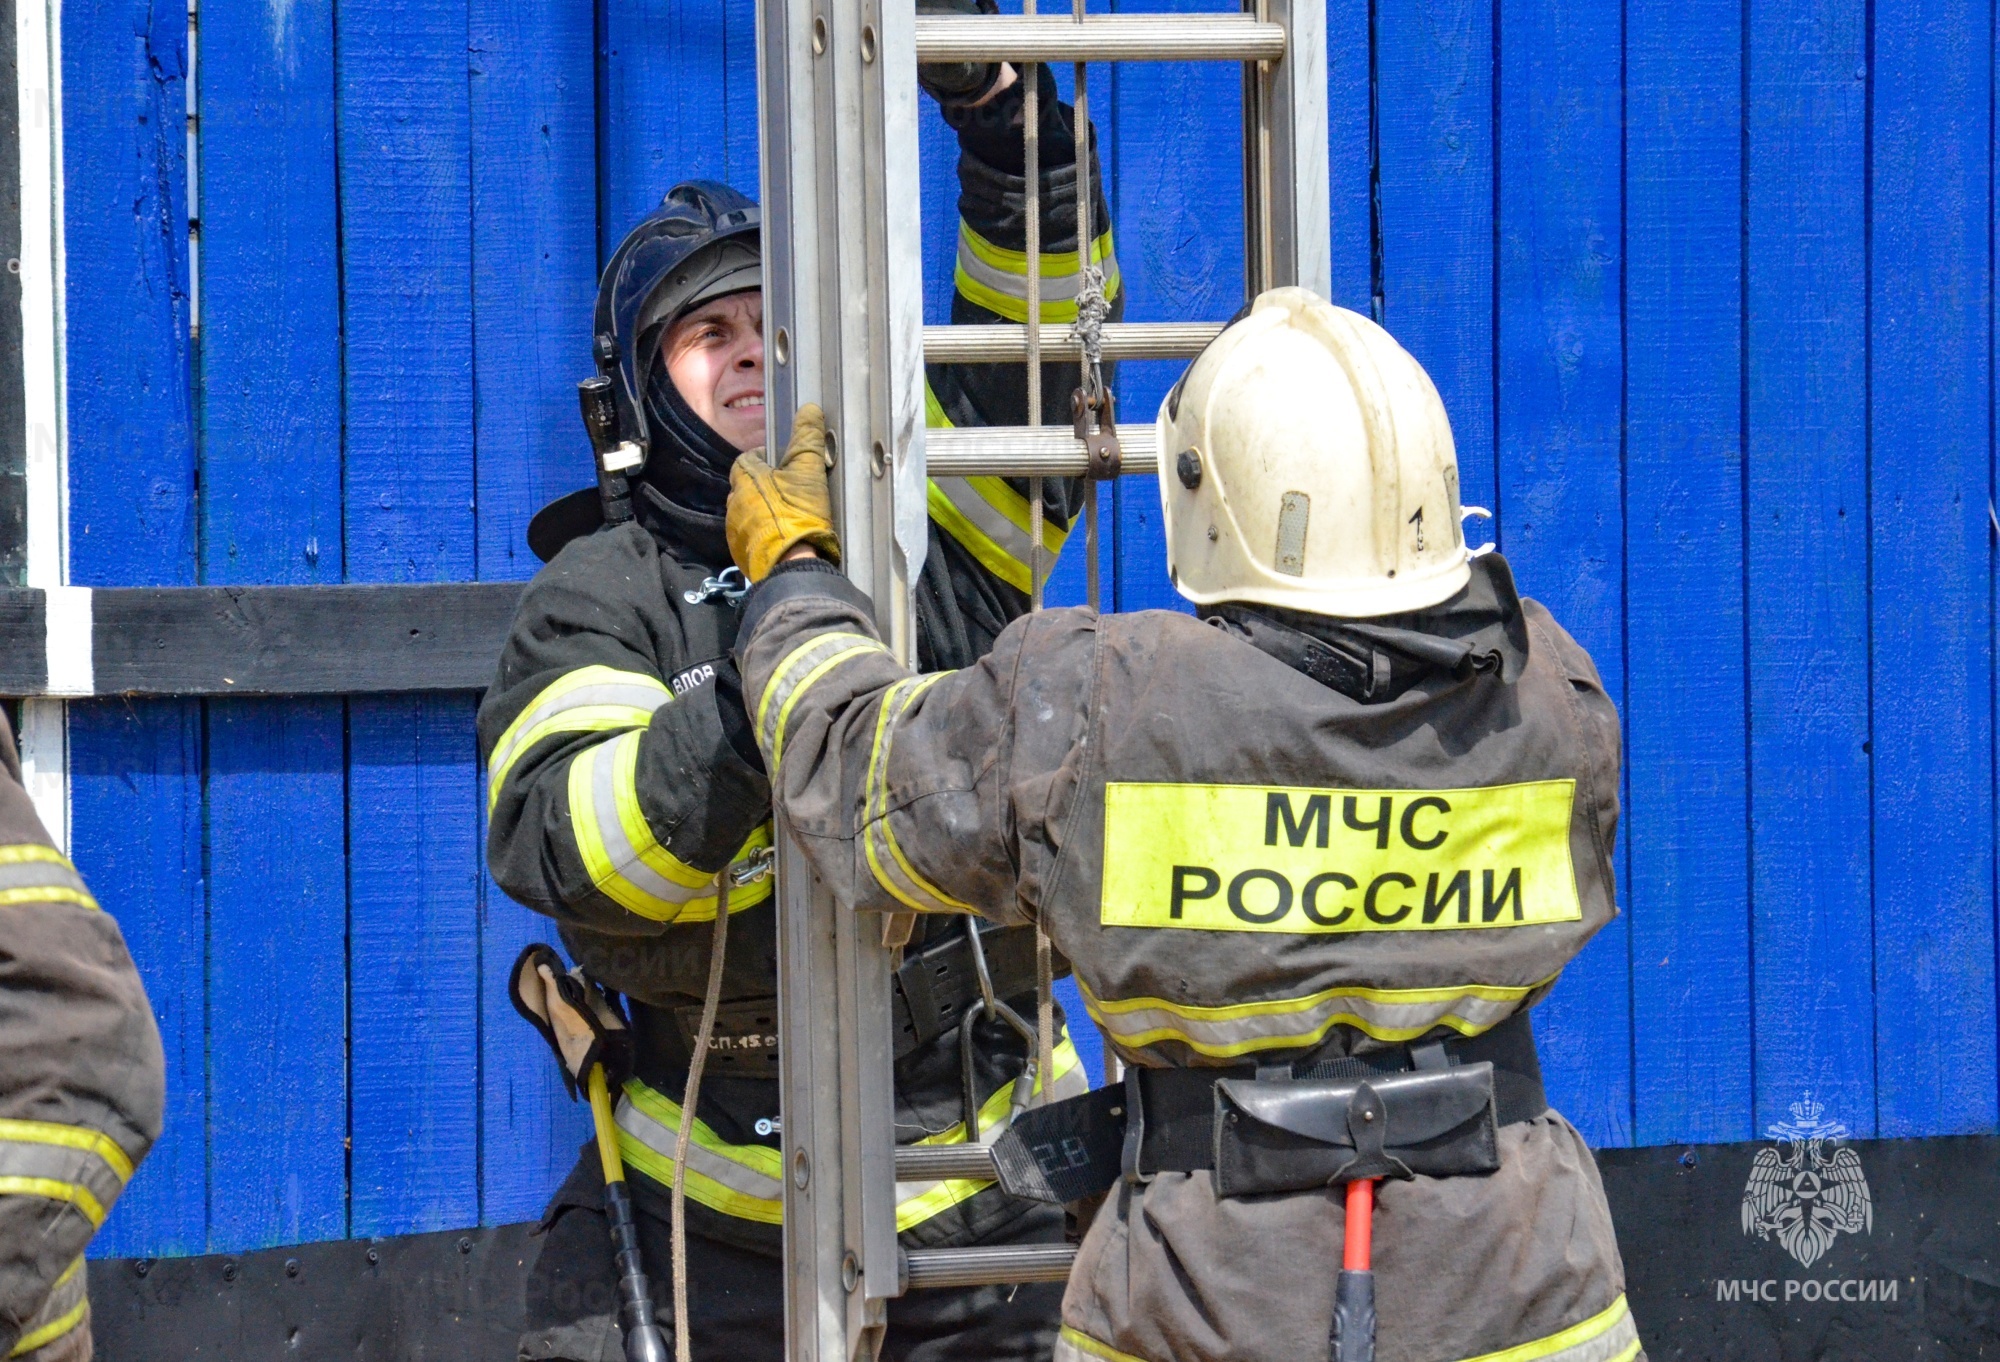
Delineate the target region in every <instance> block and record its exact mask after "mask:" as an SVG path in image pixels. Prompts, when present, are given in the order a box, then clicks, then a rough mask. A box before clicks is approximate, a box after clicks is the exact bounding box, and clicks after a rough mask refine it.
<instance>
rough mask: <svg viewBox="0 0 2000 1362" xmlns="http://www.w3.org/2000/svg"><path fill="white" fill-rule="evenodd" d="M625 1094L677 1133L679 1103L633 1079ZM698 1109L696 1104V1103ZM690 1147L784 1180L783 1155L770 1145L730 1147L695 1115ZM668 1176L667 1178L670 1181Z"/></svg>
mask: <svg viewBox="0 0 2000 1362" xmlns="http://www.w3.org/2000/svg"><path fill="white" fill-rule="evenodd" d="M625 1095H626V1096H627V1097H629V1098H631V1099H632V1105H633V1106H635V1107H637V1108H638V1109H639V1110H640V1111H643V1112H645V1113H646V1115H648V1116H650V1117H652V1118H653V1119H654V1120H655V1121H657V1122H659V1123H660V1124H661V1125H663V1126H665V1127H666V1128H667V1129H669V1130H674V1131H678V1130H679V1129H680V1125H681V1104H680V1103H678V1102H676V1101H674V1100H673V1098H671V1097H668V1096H667V1095H666V1094H664V1093H661V1092H658V1091H655V1090H654V1089H652V1088H650V1087H647V1086H646V1085H645V1084H644V1083H641V1082H639V1081H638V1080H637V1079H633V1080H631V1081H629V1082H627V1083H626V1084H625ZM696 1105H697V1109H699V1104H698V1103H697V1104H696ZM688 1142H689V1143H690V1144H694V1145H699V1146H700V1147H701V1148H703V1149H706V1150H707V1151H708V1152H709V1153H711V1154H716V1155H720V1156H721V1157H722V1158H725V1159H728V1160H729V1161H730V1162H731V1163H734V1164H740V1165H742V1166H743V1167H745V1168H748V1169H749V1170H750V1171H751V1172H753V1173H759V1174H762V1175H763V1176H764V1177H767V1178H775V1179H778V1180H779V1181H783V1179H784V1176H785V1156H784V1154H783V1153H781V1152H780V1151H778V1150H776V1149H773V1148H771V1147H770V1146H769V1145H761V1144H730V1143H729V1142H728V1141H727V1140H725V1139H723V1138H722V1137H721V1136H720V1135H718V1134H716V1133H715V1128H714V1127H713V1126H711V1125H709V1123H708V1122H706V1121H704V1120H702V1119H701V1117H699V1116H697V1117H695V1118H694V1130H693V1132H692V1133H691V1134H690V1135H689V1136H688ZM672 1176H673V1175H672V1174H671V1173H669V1174H668V1177H669V1179H671V1178H672Z"/></svg>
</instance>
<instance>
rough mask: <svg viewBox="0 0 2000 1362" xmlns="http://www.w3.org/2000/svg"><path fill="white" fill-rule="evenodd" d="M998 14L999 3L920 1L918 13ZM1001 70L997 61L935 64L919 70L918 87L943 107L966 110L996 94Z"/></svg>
mask: <svg viewBox="0 0 2000 1362" xmlns="http://www.w3.org/2000/svg"><path fill="white" fill-rule="evenodd" d="M999 12H1000V5H999V2H998V0H917V13H918V14H941V15H958V16H964V17H970V16H972V15H975V14H998V13H999ZM1001 69H1002V68H1001V63H999V62H997V61H954V62H932V63H930V64H928V65H924V66H919V67H918V68H917V84H918V85H921V86H922V87H923V88H924V91H925V93H927V94H928V95H930V97H931V98H932V99H935V100H936V101H937V102H938V105H939V107H940V108H945V109H963V108H965V107H966V106H968V105H972V104H977V103H978V102H979V101H980V100H982V99H985V98H986V97H987V96H988V95H990V94H992V93H993V87H994V86H996V85H998V84H999V83H1000V72H1001Z"/></svg>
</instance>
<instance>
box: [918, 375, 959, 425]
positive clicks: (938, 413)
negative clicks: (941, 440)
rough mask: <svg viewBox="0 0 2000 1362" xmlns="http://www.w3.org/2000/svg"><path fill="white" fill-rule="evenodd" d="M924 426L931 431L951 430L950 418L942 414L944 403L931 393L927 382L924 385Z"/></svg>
mask: <svg viewBox="0 0 2000 1362" xmlns="http://www.w3.org/2000/svg"><path fill="white" fill-rule="evenodd" d="M924 425H925V426H926V427H928V428H929V429H931V430H950V429H952V428H953V427H952V424H951V418H950V417H949V416H946V415H945V414H944V403H942V402H940V401H938V395H937V394H936V393H934V392H932V391H931V385H930V382H929V381H928V380H926V381H925V383H924Z"/></svg>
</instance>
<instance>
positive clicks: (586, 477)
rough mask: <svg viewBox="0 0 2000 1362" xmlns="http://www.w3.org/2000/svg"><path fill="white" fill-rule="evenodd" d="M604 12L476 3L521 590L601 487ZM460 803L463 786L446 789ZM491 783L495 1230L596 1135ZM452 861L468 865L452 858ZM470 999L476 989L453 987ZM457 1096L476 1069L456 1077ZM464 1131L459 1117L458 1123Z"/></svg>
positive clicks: (494, 458) (476, 199)
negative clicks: (592, 431) (536, 1026)
mask: <svg viewBox="0 0 2000 1362" xmlns="http://www.w3.org/2000/svg"><path fill="white" fill-rule="evenodd" d="M595 23H596V13H595V7H594V5H593V4H591V3H590V0H568V3H562V4H553V5H533V6H520V5H512V4H505V3H496V0H470V3H469V5H468V7H467V25H468V29H469V31H470V33H471V35H472V38H471V43H470V48H471V53H470V68H469V69H470V88H469V95H468V101H469V104H468V108H469V113H470V118H471V164H472V199H471V219H472V258H473V260H474V261H475V262H477V268H476V269H475V270H474V271H473V276H472V290H473V295H472V301H473V310H472V327H473V371H474V379H475V384H476V390H477V397H476V400H475V405H474V421H475V426H476V433H475V439H476V444H477V450H478V458H477V468H476V477H477V501H478V511H477V524H478V556H477V564H476V566H477V571H478V575H479V576H480V577H481V578H483V579H488V580H492V579H500V580H519V579H522V578H526V577H528V576H531V575H532V574H533V573H534V571H535V569H536V568H537V567H538V566H540V565H539V563H537V562H536V560H535V557H534V555H533V554H532V553H530V552H529V551H528V547H527V538H526V536H527V524H528V519H529V517H530V516H532V515H533V514H534V513H535V511H536V510H538V509H539V508H540V507H541V506H542V505H544V504H545V503H546V502H548V501H549V500H551V499H552V498H554V497H556V496H560V495H562V494H563V493H565V492H568V491H570V490H572V489H574V488H576V487H582V486H587V485H589V483H590V481H591V478H592V473H591V466H590V451H589V446H588V444H587V443H586V442H585V440H584V437H583V431H582V427H581V423H580V422H579V420H578V418H577V408H576V382H577V380H578V379H579V378H582V377H584V376H586V375H588V374H589V373H591V372H592V371H593V367H594V366H593V365H592V362H591V357H590V322H591V308H592V305H593V303H594V301H595V298H596V288H597V285H596V274H597V175H596V164H597V144H596V138H597V119H596V107H595V103H596V102H595V87H596V54H595V51H594V49H593V40H594V33H595ZM448 794H449V798H451V799H454V800H455V799H457V798H458V793H457V787H456V786H454V787H452V789H451V791H450V792H448ZM485 807H486V806H485V796H484V784H483V782H482V783H480V784H479V785H477V786H475V787H474V790H473V800H472V813H473V816H474V818H475V820H476V822H475V827H474V832H473V847H474V857H473V867H472V869H473V873H474V875H475V877H476V878H475V888H476V891H477V903H478V907H477V912H478V923H477V938H476V947H477V950H476V955H475V958H474V963H473V965H472V974H471V976H470V979H469V981H470V982H471V984H472V985H473V986H474V989H475V993H476V998H477V1004H476V1008H477V1019H478V1050H479V1053H478V1064H477V1068H476V1072H475V1077H476V1082H477V1088H476V1101H477V1104H478V1107H477V1110H478V1122H477V1126H478V1158H477V1166H478V1175H479V1185H478V1206H479V1219H480V1223H481V1224H487V1225H504V1224H513V1223H518V1222H519V1221H522V1220H530V1219H534V1218H536V1217H538V1216H540V1215H541V1213H542V1209H543V1207H544V1206H545V1205H546V1203H547V1201H548V1197H549V1194H550V1193H551V1192H553V1191H554V1190H555V1188H556V1186H557V1185H558V1184H559V1183H560V1182H561V1180H562V1178H563V1176H564V1175H565V1174H566V1173H568V1172H569V1169H570V1166H571V1164H572V1163H574V1162H575V1156H576V1146H577V1143H578V1141H579V1140H580V1139H581V1138H582V1137H583V1134H584V1133H585V1131H586V1130H587V1127H588V1121H587V1120H584V1121H582V1122H581V1124H579V1116H580V1114H581V1113H580V1110H579V1109H578V1108H575V1107H572V1106H570V1105H569V1103H568V1099H567V1098H566V1097H564V1096H563V1091H562V1085H561V1082H560V1081H559V1080H558V1078H557V1077H556V1073H555V1065H554V1061H553V1060H552V1059H551V1057H550V1056H549V1055H548V1054H547V1053H546V1052H545V1051H544V1049H543V1048H542V1047H541V1046H539V1045H536V1044H534V1043H533V1042H534V1041H535V1040H537V1039H539V1038H538V1037H534V1036H533V1034H532V1032H531V1031H530V1030H529V1028H528V1027H527V1026H526V1024H525V1023H523V1022H522V1021H521V1019H520V1017H519V1016H518V1015H517V1014H516V1013H515V1011H514V1008H513V1006H512V1004H511V1003H509V1002H508V1000H507V993H506V970H507V967H508V966H509V965H511V964H512V963H513V960H514V957H515V955H517V954H518V953H519V952H520V949H521V947H522V946H523V945H525V944H526V943H527V941H528V940H530V939H534V940H546V941H553V940H554V939H555V928H554V924H553V923H551V922H549V921H548V920H547V919H545V918H540V917H537V916H536V915H535V914H533V913H530V912H529V911H528V910H527V909H525V908H522V907H521V906H519V905H518V904H515V903H512V902H511V901H509V900H508V899H506V897H505V896H504V895H502V894H501V892H500V889H499V887H498V886H497V885H495V884H493V882H492V880H491V878H490V877H488V876H487V874H486V872H485V857H484V855H483V848H484V846H485V841H486V824H485ZM453 854H454V855H456V854H457V853H456V852H454V853H453ZM448 986H449V987H451V988H452V989H453V991H454V993H456V992H458V991H459V990H461V989H462V981H455V980H454V981H448ZM433 1073H434V1075H435V1077H436V1078H437V1079H438V1080H439V1081H440V1082H443V1083H445V1084H447V1085H451V1084H458V1083H462V1082H463V1074H462V1073H459V1072H452V1071H449V1070H446V1069H443V1068H441V1067H439V1068H434V1069H433ZM455 1119H456V1118H455Z"/></svg>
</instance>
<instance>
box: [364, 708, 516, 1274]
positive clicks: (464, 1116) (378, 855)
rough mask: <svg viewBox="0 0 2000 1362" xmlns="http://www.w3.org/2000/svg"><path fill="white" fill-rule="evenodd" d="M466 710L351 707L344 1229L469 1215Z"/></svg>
mask: <svg viewBox="0 0 2000 1362" xmlns="http://www.w3.org/2000/svg"><path fill="white" fill-rule="evenodd" d="M473 708H474V706H473V701H472V699H471V698H470V697H469V696H464V695H422V696H357V697H355V698H354V699H353V700H352V701H351V702H350V708H349V713H350V725H351V730H350V736H349V747H348V761H349V768H348V816H349V818H350V819H351V820H352V826H353V829H354V834H355V835H354V837H353V839H352V843H351V849H350V852H349V856H350V868H349V876H350V883H351V901H350V905H349V912H350V914H351V920H352V924H353V925H352V929H351V936H350V938H349V943H348V950H349V954H350V957H351V959H352V960H353V980H352V982H351V984H350V986H349V995H350V998H351V1000H352V1002H351V1009H352V1017H351V1020H350V1023H349V1029H350V1033H351V1035H352V1037H353V1040H352V1059H351V1063H352V1066H353V1072H354V1080H353V1082H354V1104H353V1118H352V1136H353V1141H354V1154H353V1194H352V1202H351V1205H352V1215H351V1227H350V1230H349V1233H351V1234H353V1235H356V1236H361V1235H371V1234H415V1233H421V1232H423V1231H426V1230H441V1229H452V1228H456V1227H458V1226H461V1225H471V1224H477V1223H478V1222H479V1157H478V1155H479V1151H480V1145H479V983H480V976H479V951H478V944H479V936H478V894H479V875H480V872H479V864H478V860H477V859H476V857H475V855H474V854H473V852H474V849H475V848H477V847H478V845H479V782H478V780H477V778H476V776H475V775H474V774H473V771H474V769H475V766H476V762H475V748H476V746H477V743H476V739H475V737H474V734H473V731H472V714H473ZM500 968H502V969H504V968H505V964H504V962H503V963H502V964H501V965H500ZM512 1039H513V1040H514V1042H515V1043H516V1044H517V1045H520V1046H522V1047H524V1048H526V1047H528V1046H529V1044H530V1041H531V1039H532V1038H531V1037H530V1036H528V1035H526V1034H523V1032H522V1031H521V1030H518V1029H517V1030H516V1032H515V1033H514V1034H513V1036H512ZM536 1058H538V1059H540V1058H544V1057H543V1056H541V1055H537V1056H536ZM496 1153H504V1151H496Z"/></svg>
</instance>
